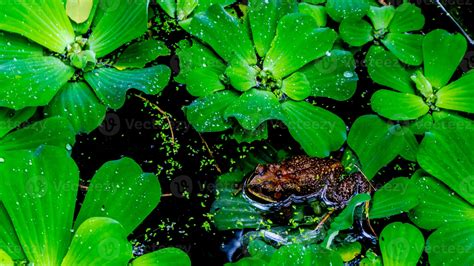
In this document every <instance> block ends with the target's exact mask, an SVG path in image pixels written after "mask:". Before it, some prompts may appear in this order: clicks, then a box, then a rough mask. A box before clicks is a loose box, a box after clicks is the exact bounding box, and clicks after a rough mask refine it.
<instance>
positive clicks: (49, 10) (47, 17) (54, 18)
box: [0, 0, 75, 82]
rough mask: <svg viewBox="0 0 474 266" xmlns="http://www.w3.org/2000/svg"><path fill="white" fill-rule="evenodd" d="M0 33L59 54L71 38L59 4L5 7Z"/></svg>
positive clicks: (11, 4) (28, 3) (57, 1)
mask: <svg viewBox="0 0 474 266" xmlns="http://www.w3.org/2000/svg"><path fill="white" fill-rule="evenodd" d="M0 30H3V31H8V32H13V33H18V34H20V35H22V36H24V37H26V38H28V39H30V40H32V41H34V42H36V43H38V44H40V45H42V46H44V47H46V48H48V49H49V50H51V51H53V52H57V53H63V52H64V50H65V49H66V46H67V45H68V44H71V43H73V42H74V37H75V35H74V30H73V29H72V26H71V23H70V22H69V19H68V17H67V16H66V12H65V10H64V6H63V3H62V1H61V0H51V1H11V2H9V3H6V4H5V5H2V20H1V21H0ZM33 65H34V64H33ZM51 82H52V81H51Z"/></svg>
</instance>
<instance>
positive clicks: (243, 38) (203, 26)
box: [189, 5, 257, 64]
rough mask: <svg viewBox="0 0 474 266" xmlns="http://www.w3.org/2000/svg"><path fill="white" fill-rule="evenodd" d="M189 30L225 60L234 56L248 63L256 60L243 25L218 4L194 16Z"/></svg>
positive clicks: (229, 59) (253, 62)
mask: <svg viewBox="0 0 474 266" xmlns="http://www.w3.org/2000/svg"><path fill="white" fill-rule="evenodd" d="M189 31H190V33H191V34H193V35H194V36H196V37H197V38H198V39H200V40H201V41H203V42H204V43H207V44H208V45H210V46H211V47H212V48H213V49H214V51H215V52H216V53H217V54H218V55H220V56H221V57H222V58H223V59H224V60H225V61H227V62H229V61H231V60H232V59H233V58H234V57H236V56H237V57H241V58H243V59H245V60H246V61H247V62H248V63H249V64H255V63H256V61H257V59H256V56H255V52H254V48H253V45H252V42H251V41H250V39H249V36H248V35H247V34H246V32H245V29H244V27H243V25H242V24H240V23H239V21H238V20H237V19H236V18H234V17H233V16H231V15H230V14H229V13H227V12H226V11H225V10H224V8H223V7H221V6H219V5H213V6H211V7H210V8H209V9H208V10H207V11H206V12H205V13H200V14H197V15H196V16H194V18H193V20H192V22H191V25H190V28H189Z"/></svg>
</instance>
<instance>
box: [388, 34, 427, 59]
mask: <svg viewBox="0 0 474 266" xmlns="http://www.w3.org/2000/svg"><path fill="white" fill-rule="evenodd" d="M382 43H383V44H384V45H385V47H387V49H388V50H389V51H390V52H392V54H394V55H395V56H396V57H397V58H398V59H400V61H402V62H403V63H405V64H408V65H414V66H417V65H420V64H421V63H422V62H423V52H422V43H423V36H422V35H419V34H410V33H389V34H387V36H386V37H385V38H384V39H382Z"/></svg>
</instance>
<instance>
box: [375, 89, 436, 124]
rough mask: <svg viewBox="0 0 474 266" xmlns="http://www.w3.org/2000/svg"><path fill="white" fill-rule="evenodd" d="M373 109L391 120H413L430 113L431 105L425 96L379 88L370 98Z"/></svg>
mask: <svg viewBox="0 0 474 266" xmlns="http://www.w3.org/2000/svg"><path fill="white" fill-rule="evenodd" d="M370 103H371V105H372V110H374V111H375V112H376V113H378V114H379V115H381V116H383V117H386V118H388V119H390V120H412V119H417V118H419V117H421V116H423V115H425V114H427V113H428V111H429V110H430V107H429V106H428V105H427V104H426V103H425V102H424V100H423V98H421V97H419V96H417V95H415V94H411V93H402V92H395V91H389V90H378V91H376V92H375V93H374V94H373V95H372V98H371V99H370Z"/></svg>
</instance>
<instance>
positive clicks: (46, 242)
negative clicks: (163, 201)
mask: <svg viewBox="0 0 474 266" xmlns="http://www.w3.org/2000/svg"><path fill="white" fill-rule="evenodd" d="M2 156H3V158H2V161H1V162H0V174H1V176H2V177H4V179H3V182H4V186H2V187H1V188H0V200H1V203H2V204H3V205H1V206H2V208H0V220H1V221H2V227H3V228H4V229H5V230H4V231H3V230H2V234H1V236H2V238H1V241H11V242H7V243H5V245H2V247H3V246H6V247H10V250H9V249H7V250H5V252H7V254H8V255H9V256H10V257H11V258H14V259H15V260H16V261H18V262H20V261H28V262H29V263H34V264H40V265H101V264H110V265H127V264H128V262H129V260H130V259H131V258H132V247H131V244H130V243H129V242H128V240H127V236H128V235H129V234H130V233H131V232H132V231H133V230H134V229H135V228H136V227H137V226H138V225H139V224H140V223H141V222H142V221H143V220H144V219H145V217H146V216H147V215H148V214H149V213H150V212H151V211H152V210H153V209H154V208H155V207H156V205H157V204H158V202H159V200H160V196H161V192H160V184H159V182H158V180H157V178H156V177H155V176H154V175H151V174H147V173H143V172H142V170H141V169H140V167H139V166H138V165H137V164H136V163H135V162H134V161H133V160H131V159H128V158H123V159H121V160H118V161H112V162H108V163H106V164H104V165H103V166H102V167H101V168H100V169H99V171H98V172H97V173H96V175H95V176H94V178H93V179H92V183H91V185H90V186H89V189H90V190H88V192H87V194H86V199H85V201H84V203H83V205H82V208H81V211H80V212H79V216H78V218H77V219H76V221H75V223H76V225H75V226H73V217H74V209H75V206H76V196H77V189H78V186H79V171H78V168H77V166H76V164H75V163H74V161H73V160H72V159H71V158H70V157H69V155H68V154H67V152H66V151H65V150H64V149H63V148H57V147H52V146H41V147H39V148H38V149H36V150H21V151H8V152H4V153H3V154H2ZM11 188H15V189H11ZM130 193H137V194H138V195H135V196H133V195H132V196H131V195H130ZM131 199H133V201H132V200H131ZM3 206H4V208H3ZM126 206H128V207H126ZM13 232H15V233H13ZM68 247H69V248H68ZM23 254H24V255H23ZM160 254H161V253H157V254H154V255H153V258H149V259H145V258H144V259H141V260H139V261H138V262H137V264H136V265H147V264H146V261H150V260H151V261H153V260H156V261H160V260H164V261H169V260H171V259H172V258H176V259H181V260H182V261H186V260H185V259H184V260H183V256H184V255H183V254H182V253H179V252H174V253H172V254H169V253H166V252H162V255H160ZM149 256H150V255H149ZM183 265H186V264H183ZM188 265H189V264H188Z"/></svg>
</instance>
